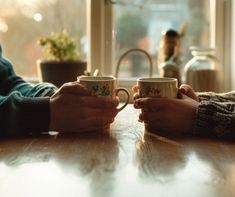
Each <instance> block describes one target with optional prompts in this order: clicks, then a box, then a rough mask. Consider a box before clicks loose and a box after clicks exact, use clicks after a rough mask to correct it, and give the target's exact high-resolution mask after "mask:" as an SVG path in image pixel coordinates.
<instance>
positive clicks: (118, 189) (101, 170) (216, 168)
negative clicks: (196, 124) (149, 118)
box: [0, 105, 235, 197]
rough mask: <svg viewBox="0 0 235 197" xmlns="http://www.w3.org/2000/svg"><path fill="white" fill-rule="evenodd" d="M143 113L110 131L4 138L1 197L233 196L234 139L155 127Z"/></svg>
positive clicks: (120, 119) (122, 117) (127, 112)
mask: <svg viewBox="0 0 235 197" xmlns="http://www.w3.org/2000/svg"><path fill="white" fill-rule="evenodd" d="M138 113H139V111H138V110H135V109H133V107H132V105H129V106H128V107H127V108H125V109H124V110H123V111H121V112H120V113H119V114H118V116H117V117H116V121H115V123H114V124H113V125H112V128H111V131H110V135H104V134H101V133H87V134H70V135H61V134H59V135H58V136H48V135H45V136H42V137H33V138H24V139H8V140H6V139H5V140H0V197H10V196H12V197H47V196H48V197H62V196H63V197H75V196H79V197H93V196H94V197H143V196H146V197H152V196H154V197H155V196H159V197H171V196H172V197H177V196H179V197H184V196H185V197H233V196H235V143H231V142H230V143H229V142H223V141H216V140H210V139H198V138H177V139H167V138H164V137H159V136H156V135H150V134H148V133H145V132H144V126H143V124H141V123H139V122H138V121H137V119H138V118H137V117H138Z"/></svg>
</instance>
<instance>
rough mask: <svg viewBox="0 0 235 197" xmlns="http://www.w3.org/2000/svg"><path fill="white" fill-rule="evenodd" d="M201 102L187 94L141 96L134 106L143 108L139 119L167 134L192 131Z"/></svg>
mask: <svg viewBox="0 0 235 197" xmlns="http://www.w3.org/2000/svg"><path fill="white" fill-rule="evenodd" d="M198 105H199V103H198V102H197V101H195V100H193V99H191V98H189V97H188V96H186V95H182V98H181V99H168V98H150V97H148V98H139V99H136V100H135V101H134V107H135V108H137V109H141V113H140V115H139V120H140V121H141V122H144V123H146V124H149V123H151V125H153V126H154V128H156V130H158V131H159V132H160V133H163V134H166V135H178V134H182V133H185V132H190V131H191V130H192V127H193V121H194V117H195V115H196V110H197V107H198Z"/></svg>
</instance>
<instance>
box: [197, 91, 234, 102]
mask: <svg viewBox="0 0 235 197" xmlns="http://www.w3.org/2000/svg"><path fill="white" fill-rule="evenodd" d="M196 94H197V96H198V98H199V101H209V100H212V101H216V102H229V101H232V102H235V91H231V92H227V93H215V92H197V93H196Z"/></svg>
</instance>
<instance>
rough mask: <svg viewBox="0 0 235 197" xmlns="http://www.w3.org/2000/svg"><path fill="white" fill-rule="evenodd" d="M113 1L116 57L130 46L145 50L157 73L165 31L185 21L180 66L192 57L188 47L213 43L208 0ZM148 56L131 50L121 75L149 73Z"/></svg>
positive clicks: (156, 73) (177, 27)
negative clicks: (160, 45)
mask: <svg viewBox="0 0 235 197" xmlns="http://www.w3.org/2000/svg"><path fill="white" fill-rule="evenodd" d="M115 2H116V4H114V32H115V41H116V43H115V58H116V61H117V60H118V58H120V56H121V55H122V54H123V53H124V52H125V51H127V50H129V49H131V48H141V49H144V50H146V51H147V52H148V53H149V54H150V55H151V57H152V60H153V64H154V68H153V69H154V70H153V75H154V76H156V75H158V68H157V55H158V51H159V44H160V39H161V37H162V32H163V31H166V30H169V29H173V30H176V31H178V32H180V30H181V29H182V28H181V27H182V26H184V25H183V24H186V28H185V29H186V31H185V35H184V36H183V37H182V38H181V48H180V60H181V69H182V68H183V66H184V65H185V63H186V62H187V61H188V60H189V59H191V57H192V56H191V52H190V50H189V47H190V46H192V45H196V46H205V47H209V46H210V39H209V37H210V36H209V35H210V31H209V30H210V21H209V16H210V12H209V11H210V5H209V1H205V0H167V1H166V0H148V1H146V0H138V1H132V0H125V1H124V0H117V1H115ZM148 64H149V63H148V61H147V58H146V56H144V55H143V54H141V53H138V52H132V53H129V55H127V56H126V58H125V59H124V60H123V61H122V62H121V66H120V70H119V76H120V77H138V76H147V75H148Z"/></svg>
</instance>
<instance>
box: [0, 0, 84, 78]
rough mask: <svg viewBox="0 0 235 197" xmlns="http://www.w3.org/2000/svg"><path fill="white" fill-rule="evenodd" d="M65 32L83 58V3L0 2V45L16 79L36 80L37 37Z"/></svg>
mask: <svg viewBox="0 0 235 197" xmlns="http://www.w3.org/2000/svg"><path fill="white" fill-rule="evenodd" d="M63 29H66V30H67V31H68V32H69V34H71V35H72V36H73V37H74V38H75V39H76V40H77V42H78V45H79V48H80V49H81V51H82V54H81V55H82V57H83V58H86V1H84V0H70V1H69V3H68V1H64V0H47V1H41V0H4V1H3V0H2V1H1V6H0V44H1V45H2V47H3V51H4V55H5V56H6V57H7V58H9V59H10V60H11V61H12V63H13V64H14V66H15V70H16V72H17V73H18V74H19V75H22V76H26V77H33V78H35V77H36V76H37V71H36V60H37V59H39V58H40V57H42V54H41V48H40V46H39V45H37V39H38V38H39V37H40V36H43V35H48V34H50V32H54V31H62V30H63Z"/></svg>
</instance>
